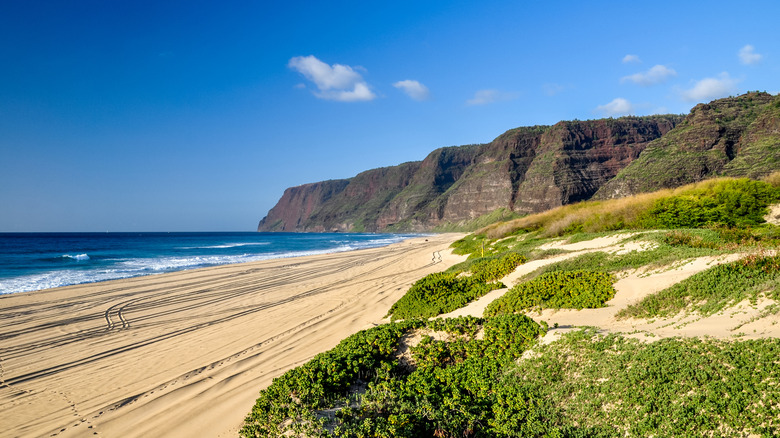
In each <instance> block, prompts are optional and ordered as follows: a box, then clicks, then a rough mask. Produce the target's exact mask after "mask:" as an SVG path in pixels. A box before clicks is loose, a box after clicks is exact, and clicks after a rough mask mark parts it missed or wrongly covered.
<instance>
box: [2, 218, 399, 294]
mask: <svg viewBox="0 0 780 438" xmlns="http://www.w3.org/2000/svg"><path fill="white" fill-rule="evenodd" d="M413 236H414V235H411V234H357V233H338V234H336V233H322V234H314V233H306V234H304V233H256V232H236V233H0V294H8V293H16V292H27V291H34V290H40V289H48V288H53V287H59V286H69V285H74V284H82V283H91V282H95V281H104V280H114V279H119V278H129V277H138V276H142V275H150V274H157V273H163V272H172V271H181V270H185V269H194V268H201V267H206V266H215V265H223V264H229V263H242V262H252V261H257V260H267V259H272V258H283V257H296V256H304V255H314V254H326V253H333V252H341V251H351V250H355V249H362V248H373V247H379V246H385V245H389V244H391V243H395V242H400V241H401V240H404V239H406V238H409V237H413Z"/></svg>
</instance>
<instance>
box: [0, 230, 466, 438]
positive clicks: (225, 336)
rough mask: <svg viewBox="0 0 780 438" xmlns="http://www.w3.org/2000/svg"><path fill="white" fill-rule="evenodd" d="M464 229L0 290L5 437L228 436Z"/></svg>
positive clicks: (377, 311) (0, 406) (373, 319)
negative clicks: (260, 400) (267, 391)
mask: <svg viewBox="0 0 780 438" xmlns="http://www.w3.org/2000/svg"><path fill="white" fill-rule="evenodd" d="M460 237H461V235H456V234H444V235H434V236H428V237H424V238H414V239H410V240H407V241H404V242H402V243H398V244H394V245H391V246H388V247H384V248H376V249H367V250H359V251H351V252H344V253H336V254H328V255H320V256H309V257H300V258H290V259H277V260H269V261H263V262H256V263H248V264H238V265H224V266H219V267H213V268H205V269H197V270H191V271H182V272H176V273H170V274H162V275H154V276H147V277H137V278H132V279H126V280H117V281H109V282H101V283H92V284H86V285H79V286H71V287H64V288H58V289H50V290H45V291H37V292H30V293H20V294H12V295H5V296H1V297H0V345H1V347H0V425H1V426H2V427H0V436H2V437H49V436H59V437H76V436H78V437H84V436H102V437H149V436H155V437H185V436H186V437H193V436H198V437H235V436H237V432H238V429H239V428H240V427H241V423H242V421H243V419H244V416H245V415H246V414H247V413H248V412H249V410H250V409H251V407H252V405H253V402H254V400H255V399H256V398H257V394H258V391H259V390H260V389H262V388H264V387H266V386H267V385H269V384H270V383H271V380H272V379H273V378H274V377H276V376H279V375H280V374H282V373H283V372H285V371H286V370H288V369H290V368H292V367H294V366H297V365H299V364H301V363H304V362H306V361H307V360H309V359H310V358H311V357H313V356H314V355H316V354H317V353H320V352H323V351H326V350H328V349H330V348H332V347H334V346H335V345H336V344H337V343H338V342H339V341H341V340H342V339H343V338H345V337H347V336H349V335H350V334H352V333H355V332H357V331H359V330H361V329H364V328H368V327H371V326H372V325H374V324H377V323H379V322H381V321H382V318H383V317H384V315H385V313H386V312H387V310H388V309H389V308H390V306H391V305H392V304H393V303H394V302H395V301H396V300H398V299H399V298H400V297H401V296H402V295H403V294H404V293H405V292H406V290H407V289H408V287H409V286H410V285H411V284H412V283H413V282H414V281H416V280H418V279H420V278H421V277H423V276H425V275H427V274H429V273H432V272H437V271H442V270H445V269H447V268H448V267H449V266H452V265H453V264H455V263H457V262H459V261H461V260H463V259H464V258H463V257H459V256H453V255H451V253H450V251H449V250H448V249H447V248H448V247H449V244H450V243H451V242H452V241H454V240H455V239H457V238H460Z"/></svg>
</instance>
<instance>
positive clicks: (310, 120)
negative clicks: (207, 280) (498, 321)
mask: <svg viewBox="0 0 780 438" xmlns="http://www.w3.org/2000/svg"><path fill="white" fill-rule="evenodd" d="M635 4H636V6H635ZM779 16H780V3H778V2H776V1H763V2H757V1H755V2H754V1H743V2H733V1H715V2H706V5H705V4H704V2H684V1H655V2H650V3H647V2H644V3H635V2H617V1H593V2H581V1H577V2H573V1H572V2H567V1H546V2H541V1H540V2H520V1H491V0H484V1H479V2H473V1H425V2H419V1H394V2H371V1H365V0H362V1H333V2H299V1H288V2H258V1H221V2H209V1H165V2H159V1H154V2H152V1H132V2H131V1H111V2H106V1H103V0H95V1H82V0H73V1H68V2H63V1H48V2H44V1H37V0H30V1H23V2H15V1H2V2H0V157H2V159H0V166H1V167H0V169H1V170H0V231H223V230H224V231H228V230H253V229H254V228H255V227H256V225H257V222H258V221H259V220H260V219H261V218H262V217H263V216H264V215H265V214H266V213H267V212H268V210H269V209H270V208H271V207H272V206H273V205H274V204H275V203H276V201H277V200H278V198H279V197H280V196H281V195H282V192H283V190H284V189H285V188H286V187H289V186H294V185H299V184H304V183H308V182H314V181H320V180H325V179H336V178H348V177H351V176H354V175H355V174H357V173H359V172H361V171H363V170H367V169H370V168H375V167H381V166H390V165H395V164H399V163H402V162H405V161H413V160H421V159H423V158H424V157H425V156H426V155H427V154H428V153H429V152H431V151H432V150H434V149H436V148H438V147H442V146H451V145H462V144H471V143H486V142H489V141H491V140H492V139H493V138H495V137H497V136H498V135H500V134H501V133H502V132H504V131H506V130H507V129H511V128H514V127H518V126H528V125H537V124H554V123H556V122H557V121H559V120H570V119H575V118H576V119H583V120H584V119H594V118H601V117H609V116H615V117H617V116H620V115H624V114H635V115H647V114H654V113H686V112H688V110H690V108H691V107H693V106H694V105H695V104H696V103H698V102H707V101H709V100H712V99H715V98H718V97H724V96H728V95H736V94H741V93H743V92H745V91H748V90H761V91H769V92H772V93H777V92H780V30H778V27H777V17H779Z"/></svg>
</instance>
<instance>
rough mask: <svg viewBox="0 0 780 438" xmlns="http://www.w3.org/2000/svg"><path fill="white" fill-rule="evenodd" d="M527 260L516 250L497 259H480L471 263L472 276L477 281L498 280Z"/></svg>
mask: <svg viewBox="0 0 780 438" xmlns="http://www.w3.org/2000/svg"><path fill="white" fill-rule="evenodd" d="M527 260H528V259H526V258H525V257H524V256H522V255H520V254H518V253H516V252H510V253H508V254H506V255H504V256H503V257H500V258H496V259H488V260H479V261H477V262H475V263H473V264H472V265H471V268H470V271H471V277H472V278H473V279H475V280H477V281H484V282H490V281H497V280H500V279H501V278H503V277H505V276H507V275H508V274H511V273H512V272H514V270H515V269H516V268H517V267H518V266H519V265H521V264H523V263H525V262H526V261H527Z"/></svg>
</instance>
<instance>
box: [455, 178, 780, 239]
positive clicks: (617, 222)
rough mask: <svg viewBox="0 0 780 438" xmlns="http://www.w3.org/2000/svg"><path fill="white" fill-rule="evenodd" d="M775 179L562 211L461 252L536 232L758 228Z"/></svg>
mask: <svg viewBox="0 0 780 438" xmlns="http://www.w3.org/2000/svg"><path fill="white" fill-rule="evenodd" d="M777 179H780V178H778V177H776V176H773V177H772V178H770V179H768V181H769V182H764V181H756V180H751V179H748V178H739V179H737V178H716V179H711V180H706V181H702V182H698V183H694V184H689V185H686V186H682V187H678V188H676V189H666V190H659V191H656V192H651V193H642V194H638V195H634V196H629V197H625V198H620V199H611V200H606V201H602V200H595V201H586V202H580V203H576V204H570V205H564V206H561V207H558V208H554V209H552V210H548V211H545V212H542V213H537V214H533V215H529V216H525V217H522V218H519V219H514V220H511V221H507V222H501V223H497V224H493V225H489V226H487V227H485V228H482V229H480V230H477V231H475V237H474V238H473V239H471V240H469V238H466V239H463V240H464V242H463V243H461V244H460V245H461V246H460V247H461V248H463V249H462V250H465V249H469V250H473V247H474V246H475V244H477V243H479V244H480V245H481V244H482V243H485V244H486V245H489V244H490V243H491V242H492V241H496V240H499V239H502V238H505V237H507V236H512V235H515V234H518V233H526V232H532V231H535V232H537V233H538V234H539V235H541V236H543V237H545V236H561V235H567V234H572V233H578V232H583V231H584V232H602V231H617V230H625V229H657V228H685V227H701V226H705V225H708V224H711V225H712V224H722V225H727V226H737V225H739V226H745V225H758V224H761V223H763V222H764V219H763V217H764V215H766V213H767V211H768V210H767V207H768V206H769V205H771V204H773V203H777V202H778V201H780V188H778V187H777V186H776V185H773V184H774V182H775V181H776V180H777ZM472 252H473V251H469V253H472Z"/></svg>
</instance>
